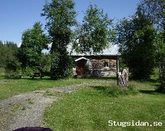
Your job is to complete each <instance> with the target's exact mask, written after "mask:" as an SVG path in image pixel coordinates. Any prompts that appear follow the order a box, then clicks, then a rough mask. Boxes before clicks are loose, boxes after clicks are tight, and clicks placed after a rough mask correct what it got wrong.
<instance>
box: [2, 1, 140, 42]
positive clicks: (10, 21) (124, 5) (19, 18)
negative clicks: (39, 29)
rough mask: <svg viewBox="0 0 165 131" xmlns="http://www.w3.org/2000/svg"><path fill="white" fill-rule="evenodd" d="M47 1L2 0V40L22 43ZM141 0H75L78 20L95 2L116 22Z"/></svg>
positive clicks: (41, 19)
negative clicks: (27, 30)
mask: <svg viewBox="0 0 165 131" xmlns="http://www.w3.org/2000/svg"><path fill="white" fill-rule="evenodd" d="M46 1H48V2H49V1H50V0H0V40H1V41H13V42H15V43H17V44H18V45H20V43H21V36H22V33H23V31H25V30H26V29H28V28H31V27H32V26H33V25H34V23H35V22H37V21H40V22H41V23H42V24H43V28H44V26H45V23H46V21H45V18H44V17H41V13H42V9H43V6H44V4H45V2H46ZM138 2H139V0H75V10H76V11H77V21H79V22H81V21H82V19H83V16H84V13H85V11H86V9H87V7H88V6H89V4H95V5H97V6H98V7H99V8H101V9H103V10H104V12H105V13H107V14H108V16H109V18H110V19H114V23H116V22H117V21H118V20H120V19H122V18H124V17H129V16H131V15H133V14H134V13H135V10H136V6H137V4H138Z"/></svg>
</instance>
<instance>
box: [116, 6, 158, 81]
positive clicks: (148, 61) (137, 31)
mask: <svg viewBox="0 0 165 131" xmlns="http://www.w3.org/2000/svg"><path fill="white" fill-rule="evenodd" d="M117 30H118V37H117V43H118V44H119V47H120V49H119V51H120V52H121V54H122V58H123V60H124V62H125V64H126V65H127V66H128V67H129V69H130V72H131V73H132V77H133V78H135V79H148V78H149V77H150V75H151V73H152V70H153V67H154V60H155V46H154V38H155V30H154V28H153V25H152V22H151V21H150V19H148V18H146V17H145V15H144V14H143V12H142V11H141V9H139V8H138V9H137V12H136V14H135V16H133V18H131V19H129V20H127V19H125V20H123V21H121V23H120V24H119V25H118V26H117Z"/></svg>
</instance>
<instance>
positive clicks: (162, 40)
mask: <svg viewBox="0 0 165 131" xmlns="http://www.w3.org/2000/svg"><path fill="white" fill-rule="evenodd" d="M139 8H141V10H143V12H144V13H145V15H146V16H147V17H148V18H150V19H151V20H152V21H153V23H154V24H155V27H156V29H157V35H156V38H157V40H156V51H157V62H158V63H159V68H160V80H161V88H160V90H162V91H165V77H164V76H165V68H164V67H165V0H141V3H140V4H139Z"/></svg>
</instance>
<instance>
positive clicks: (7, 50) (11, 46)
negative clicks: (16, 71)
mask: <svg viewBox="0 0 165 131" xmlns="http://www.w3.org/2000/svg"><path fill="white" fill-rule="evenodd" d="M17 50H18V47H17V45H16V44H15V43H14V42H10V41H6V42H4V43H3V42H2V41H0V67H3V68H4V67H5V66H6V64H7V62H8V61H10V60H13V59H14V58H13V57H15V56H16V53H17Z"/></svg>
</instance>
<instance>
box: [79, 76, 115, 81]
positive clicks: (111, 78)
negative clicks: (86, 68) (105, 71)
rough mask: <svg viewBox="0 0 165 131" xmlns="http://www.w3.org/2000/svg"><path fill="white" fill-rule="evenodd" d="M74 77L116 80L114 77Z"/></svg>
mask: <svg viewBox="0 0 165 131" xmlns="http://www.w3.org/2000/svg"><path fill="white" fill-rule="evenodd" d="M76 79H89V80H90V79H92V80H116V77H81V78H76Z"/></svg>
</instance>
